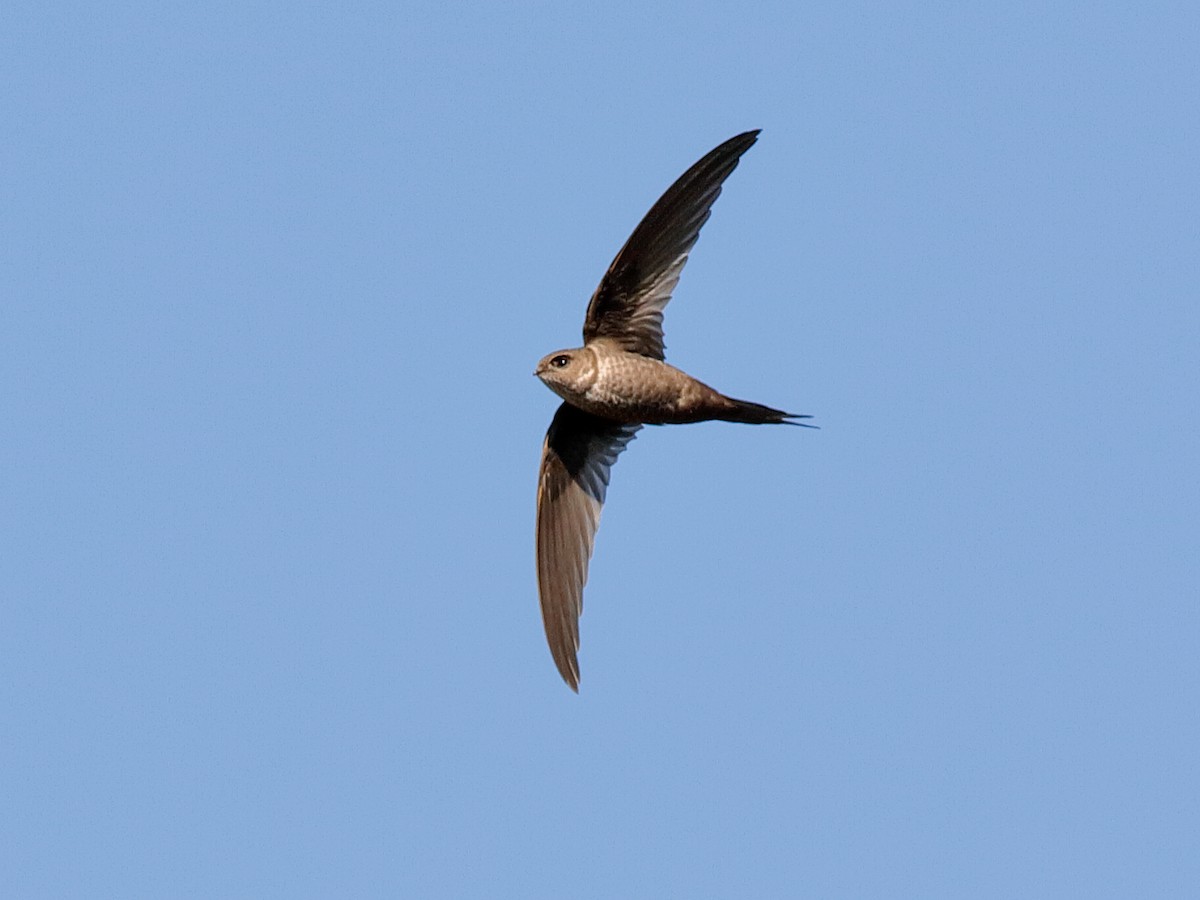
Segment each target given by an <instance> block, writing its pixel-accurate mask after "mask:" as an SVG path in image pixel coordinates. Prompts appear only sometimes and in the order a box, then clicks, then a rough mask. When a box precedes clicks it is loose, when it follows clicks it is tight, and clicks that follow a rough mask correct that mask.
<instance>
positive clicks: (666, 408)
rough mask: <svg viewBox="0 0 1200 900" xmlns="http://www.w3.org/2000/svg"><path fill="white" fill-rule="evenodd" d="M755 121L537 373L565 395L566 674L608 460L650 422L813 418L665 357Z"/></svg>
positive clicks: (544, 568) (549, 590)
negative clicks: (711, 382)
mask: <svg viewBox="0 0 1200 900" xmlns="http://www.w3.org/2000/svg"><path fill="white" fill-rule="evenodd" d="M757 139H758V132H757V131H747V132H746V133H745V134H740V135H738V136H737V137H734V138H731V139H729V140H728V141H726V142H725V143H723V144H721V146H719V147H717V148H716V149H715V150H713V151H712V152H710V153H709V154H708V155H706V156H705V157H704V158H703V159H701V160H700V161H699V162H697V163H696V164H695V165H694V166H692V167H691V168H690V169H688V170H687V171H686V172H685V173H684V174H683V175H682V176H680V178H679V180H677V181H676V182H675V183H674V184H673V185H671V187H670V188H668V189H667V192H666V193H665V194H663V195H662V197H661V198H659V200H658V202H657V203H655V204H654V206H653V207H651V209H650V212H648V213H647V214H646V216H645V218H644V219H642V221H641V223H640V224H639V225H638V227H637V228H635V229H634V231H633V234H632V235H630V237H629V240H628V241H626V242H625V246H624V247H622V248H621V250H620V252H619V253H618V254H617V256H616V259H614V260H613V261H612V264H611V265H610V266H609V267H608V271H607V272H606V273H605V275H604V278H603V279H601V281H600V286H599V287H597V288H596V293H595V294H593V295H592V299H591V302H590V303H589V304H588V309H587V316H586V317H585V319H584V324H583V341H584V343H583V346H582V347H578V348H575V349H571V350H559V351H556V352H555V353H551V354H549V355H547V356H546V357H544V358H543V359H542V360H541V361H540V362H539V363H538V365H537V369H536V370H535V371H534V374H535V375H537V377H538V378H540V379H541V380H542V382H543V383H544V384H545V385H546V386H547V387H549V388H550V390H552V391H554V392H555V393H556V394H558V395H559V396H560V397H562V398H563V400H564V401H565V402H564V403H563V404H562V405H561V406H559V408H558V412H556V413H555V414H554V421H553V422H551V423H550V429H549V431H547V432H546V440H545V443H544V444H543V447H542V463H541V471H540V473H539V475H538V495H537V574H538V593H539V596H540V598H541V604H542V622H543V624H544V625H545V627H546V639H547V641H548V642H549V644H550V653H551V655H552V656H553V657H554V663H555V665H556V666H557V667H558V671H559V673H560V674H561V675H562V677H563V680H565V681H566V682H567V684H568V685H570V686H571V688H572V689H573V690H578V689H579V662H578V659H577V654H578V650H579V616H580V614H581V613H582V611H583V586H584V583H585V582H586V581H587V568H588V561H589V559H590V558H591V555H592V544H593V541H594V539H595V535H596V529H597V527H598V526H599V524H600V510H601V508H602V507H603V505H604V496H605V492H606V490H607V488H608V478H609V470H610V469H611V468H612V465H613V463H614V462H616V459H617V457H618V456H619V455H620V453H621V451H622V450H624V449H625V447H626V445H627V444H628V443H629V442H630V441H631V440H633V437H634V435H635V434H636V433H637V431H638V429H639V428H641V427H642V425H679V424H685V423H688V422H704V421H710V420H721V421H725V422H745V423H749V424H755V425H761V424H780V423H782V424H788V425H799V424H801V423H799V422H795V421H791V420H794V419H806V418H808V416H800V415H796V414H794V413H786V412H783V411H782V410H778V409H772V408H771V407H769V406H763V405H762V404H759V403H750V402H748V401H745V400H735V399H733V398H732V397H726V396H725V395H724V394H722V393H720V392H719V391H716V390H713V389H712V388H710V387H709V386H708V385H706V384H704V383H703V382H701V381H697V380H696V379H695V378H693V377H692V376H690V375H688V374H687V373H686V372H683V371H680V370H679V369H676V368H675V367H674V366H670V365H668V364H667V363H666V362H664V361H663V332H662V314H663V310H664V308H665V307H666V305H667V303H668V302H669V301H670V299H671V292H672V290H674V288H675V285H676V283H677V282H678V281H679V273H680V272H681V271H683V267H684V264H685V263H686V262H687V258H688V253H689V252H690V251H691V249H692V246H693V245H694V244H695V243H696V239H697V238H698V237H699V236H700V229H701V227H702V226H703V225H704V223H705V222H706V221H707V220H708V216H709V213H710V210H711V209H712V205H713V202H714V201H715V200H716V199H717V196H718V195H719V194H720V193H721V184H722V183H723V182H724V181H725V179H726V178H727V177H729V174H730V173H731V172H732V171H733V170H734V169H735V168H736V167H737V164H738V160H739V159H740V158H741V156H742V154H743V153H745V152H746V151H747V150H749V149H750V147H751V145H753V144H754V142H755V141H756V140H757Z"/></svg>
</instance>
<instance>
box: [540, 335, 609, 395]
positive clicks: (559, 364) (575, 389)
mask: <svg viewBox="0 0 1200 900" xmlns="http://www.w3.org/2000/svg"><path fill="white" fill-rule="evenodd" d="M533 374H534V375H536V376H537V377H538V378H540V379H541V380H542V384H544V385H546V387H548V388H550V390H552V391H554V393H556V394H558V396H560V397H562V398H563V399H564V400H571V399H573V398H574V397H577V396H579V395H581V394H584V393H586V392H587V390H588V388H590V387H591V386H592V384H593V382H595V380H596V360H595V357H594V355H593V354H592V353H590V352H588V350H587V349H586V348H583V347H581V348H579V349H576V350H556V351H555V352H553V353H550V354H548V355H546V356H543V357H542V358H541V360H540V361H539V362H538V364H537V368H536V369H534V370H533Z"/></svg>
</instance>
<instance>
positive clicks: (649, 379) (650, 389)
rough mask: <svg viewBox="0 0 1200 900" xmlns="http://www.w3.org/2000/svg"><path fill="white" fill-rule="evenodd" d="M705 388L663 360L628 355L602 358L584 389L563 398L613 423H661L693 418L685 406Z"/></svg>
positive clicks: (692, 419) (684, 420)
mask: <svg viewBox="0 0 1200 900" xmlns="http://www.w3.org/2000/svg"><path fill="white" fill-rule="evenodd" d="M705 390H710V389H707V388H705V387H704V385H702V384H701V383H700V382H698V381H696V380H695V379H693V378H690V377H689V376H688V375H686V374H684V373H683V372H680V371H679V370H678V369H676V368H674V367H672V366H669V365H667V364H666V363H663V362H659V361H658V360H652V359H647V358H646V357H640V356H633V355H632V354H630V355H629V356H625V355H622V356H620V357H616V358H612V357H609V358H606V359H602V360H601V361H600V364H599V367H598V372H597V377H596V379H595V380H594V381H593V382H592V384H591V385H590V386H589V387H588V389H587V390H586V391H584V392H583V393H582V394H581V395H579V396H577V397H574V398H567V399H569V400H570V401H571V402H572V403H574V404H575V405H576V406H579V407H580V408H581V409H584V410H586V411H587V412H590V413H593V414H594V415H598V416H603V417H605V418H607V419H612V420H614V421H617V422H640V423H643V424H647V425H665V424H670V423H678V422H690V421H695V418H694V417H693V416H692V414H691V411H690V410H689V409H688V407H689V406H690V403H691V402H692V401H694V400H695V399H698V398H695V397H693V395H694V394H696V392H697V391H705Z"/></svg>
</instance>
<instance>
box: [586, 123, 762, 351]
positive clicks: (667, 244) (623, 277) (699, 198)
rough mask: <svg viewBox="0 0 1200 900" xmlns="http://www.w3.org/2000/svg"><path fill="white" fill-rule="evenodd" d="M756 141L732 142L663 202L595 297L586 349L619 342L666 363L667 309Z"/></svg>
mask: <svg viewBox="0 0 1200 900" xmlns="http://www.w3.org/2000/svg"><path fill="white" fill-rule="evenodd" d="M756 140H758V131H747V132H746V133H744V134H739V135H738V136H737V137H734V138H730V139H729V140H727V141H726V142H725V143H723V144H722V145H721V146H719V147H717V148H716V149H715V150H713V151H711V152H710V153H709V154H708V155H707V156H705V157H704V158H703V159H701V160H700V161H699V162H698V163H696V164H695V165H694V166H692V167H691V168H690V169H688V170H687V171H686V172H684V173H683V175H681V176H680V177H679V180H678V181H676V182H675V183H674V184H673V185H671V186H670V187H669V188H667V192H666V193H665V194H663V195H662V196H661V197H659V199H658V202H657V203H655V204H654V206H652V207H651V208H650V212H648V213H646V217H645V218H644V219H642V221H641V222H640V223H639V224H638V227H637V228H635V229H634V230H633V234H631V235H630V236H629V240H627V241H626V242H625V246H624V247H622V248H621V251H620V252H619V253H618V254H617V256H616V259H614V260H613V261H612V264H611V265H610V266H609V267H608V271H607V272H606V273H605V274H604V278H603V279H601V281H600V286H599V287H598V288H596V293H594V294H593V295H592V300H591V302H590V303H589V304H588V310H587V316H586V318H585V319H584V323H583V340H584V343H585V344H586V343H587V342H588V341H591V340H594V339H595V338H601V337H606V338H613V339H615V340H616V341H617V342H618V343H619V344H620V346H621V348H622V349H624V350H628V351H630V352H632V353H640V354H642V355H643V356H649V357H652V358H654V359H662V358H663V332H662V315H663V309H664V308H665V307H666V305H667V303H668V302H669V301H670V299H671V291H673V290H674V289H675V285H676V283H678V281H679V273H680V272H682V271H683V266H684V263H686V262H687V258H688V252H689V251H690V250H691V249H692V245H693V244H695V243H696V239H697V238H698V237H699V236H700V228H701V227H702V226H703V225H704V223H705V222H706V221H707V220H708V216H709V211H710V210H711V209H712V205H713V202H714V201H715V200H716V199H717V196H718V195H719V194H720V193H721V183H722V182H723V181H724V180H725V179H726V178H728V177H729V173H730V172H732V171H733V170H734V169H735V168H737V164H738V159H740V158H741V155H742V154H743V153H745V152H746V151H747V150H749V149H750V147H751V145H753V144H754V142H755V141H756Z"/></svg>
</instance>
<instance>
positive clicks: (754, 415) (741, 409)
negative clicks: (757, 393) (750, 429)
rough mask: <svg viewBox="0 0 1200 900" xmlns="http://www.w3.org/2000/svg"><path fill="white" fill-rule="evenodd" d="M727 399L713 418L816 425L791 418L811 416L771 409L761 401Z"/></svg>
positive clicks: (806, 426) (728, 420)
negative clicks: (726, 405)
mask: <svg viewBox="0 0 1200 900" xmlns="http://www.w3.org/2000/svg"><path fill="white" fill-rule="evenodd" d="M725 399H726V400H728V401H729V408H728V409H725V410H723V411H722V412H720V413H719V414H717V415H716V416H714V418H716V419H720V420H721V421H722V422H745V423H746V424H747V425H800V426H802V427H804V428H816V427H817V426H816V425H809V424H808V423H807V422H793V421H791V420H792V419H811V418H812V416H802V415H799V414H798V413H789V412H784V411H783V410H781V409H772V408H771V407H769V406H763V405H762V404H761V403H751V402H750V401H749V400H734V399H733V398H732V397H726V398H725Z"/></svg>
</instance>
